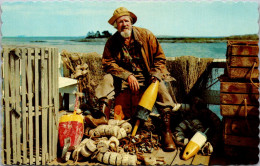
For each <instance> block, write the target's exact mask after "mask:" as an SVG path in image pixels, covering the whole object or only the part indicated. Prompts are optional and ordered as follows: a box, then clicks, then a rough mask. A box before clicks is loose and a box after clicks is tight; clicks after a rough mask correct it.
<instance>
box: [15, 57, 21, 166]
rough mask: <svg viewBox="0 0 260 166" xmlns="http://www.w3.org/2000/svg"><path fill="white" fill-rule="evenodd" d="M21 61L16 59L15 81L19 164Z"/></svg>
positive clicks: (19, 161) (19, 156)
mask: <svg viewBox="0 0 260 166" xmlns="http://www.w3.org/2000/svg"><path fill="white" fill-rule="evenodd" d="M20 60H21V59H20V58H16V59H15V78H16V79H17V80H16V81H15V91H16V94H15V95H16V96H15V98H16V102H15V104H16V105H15V108H16V111H17V112H18V113H19V114H20V116H19V117H17V118H16V125H17V126H16V137H17V138H16V140H17V145H16V146H17V148H16V149H17V162H18V164H21V163H22V161H21V125H20V124H21V105H20V102H21V92H20V84H21V83H20V81H21V79H20V69H21V66H20V62H21V61H20Z"/></svg>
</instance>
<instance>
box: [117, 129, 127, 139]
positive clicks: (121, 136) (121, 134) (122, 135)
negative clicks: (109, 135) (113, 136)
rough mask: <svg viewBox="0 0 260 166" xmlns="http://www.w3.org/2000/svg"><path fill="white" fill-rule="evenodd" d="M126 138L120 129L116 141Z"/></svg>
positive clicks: (123, 131) (123, 130) (124, 132)
mask: <svg viewBox="0 0 260 166" xmlns="http://www.w3.org/2000/svg"><path fill="white" fill-rule="evenodd" d="M126 136H127V134H126V131H125V129H123V128H120V129H119V131H118V134H117V139H122V138H125V137H126Z"/></svg>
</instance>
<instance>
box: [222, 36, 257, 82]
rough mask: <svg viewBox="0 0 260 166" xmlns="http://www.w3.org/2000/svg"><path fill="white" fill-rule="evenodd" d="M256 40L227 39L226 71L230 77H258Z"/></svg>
mask: <svg viewBox="0 0 260 166" xmlns="http://www.w3.org/2000/svg"><path fill="white" fill-rule="evenodd" d="M258 53H259V47H258V41H228V44H227V53H226V58H227V73H228V76H229V78H231V79H258V77H259V71H258V65H259V58H258Z"/></svg>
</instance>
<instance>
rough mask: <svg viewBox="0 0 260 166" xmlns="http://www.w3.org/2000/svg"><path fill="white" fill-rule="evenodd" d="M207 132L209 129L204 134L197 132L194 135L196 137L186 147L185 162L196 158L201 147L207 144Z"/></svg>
mask: <svg viewBox="0 0 260 166" xmlns="http://www.w3.org/2000/svg"><path fill="white" fill-rule="evenodd" d="M207 131H208V129H207V130H206V131H205V132H204V133H202V132H200V131H197V132H196V133H195V134H194V136H193V137H192V138H191V140H190V142H189V143H188V145H187V146H186V148H185V150H184V152H183V155H182V158H183V159H184V160H188V159H190V158H191V157H193V156H195V155H196V154H197V153H198V151H199V150H200V149H201V147H202V146H203V145H204V144H205V143H206V141H207V136H206V132H207Z"/></svg>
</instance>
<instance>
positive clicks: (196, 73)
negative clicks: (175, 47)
mask: <svg viewBox="0 0 260 166" xmlns="http://www.w3.org/2000/svg"><path fill="white" fill-rule="evenodd" d="M212 61H213V58H197V57H194V56H181V57H177V58H175V60H173V61H167V69H168V70H169V71H170V73H171V75H172V76H173V77H174V78H175V79H176V80H177V81H176V82H175V83H174V85H172V86H173V87H174V91H175V92H174V93H175V96H176V99H177V101H178V102H183V101H184V100H185V98H187V96H192V95H195V93H197V94H196V95H198V93H200V94H201V93H202V92H203V91H204V90H205V89H206V86H207V83H208V81H209V79H211V71H210V70H208V66H209V65H210V64H211V62H212ZM191 91H192V93H191Z"/></svg>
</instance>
